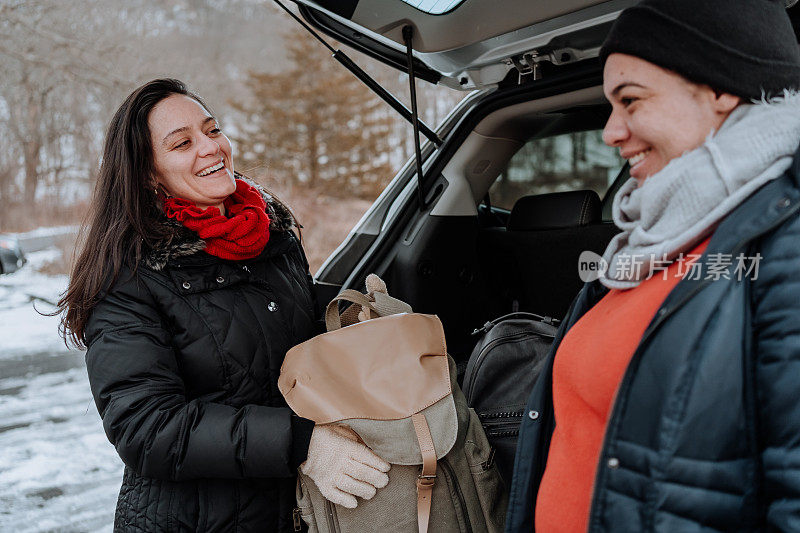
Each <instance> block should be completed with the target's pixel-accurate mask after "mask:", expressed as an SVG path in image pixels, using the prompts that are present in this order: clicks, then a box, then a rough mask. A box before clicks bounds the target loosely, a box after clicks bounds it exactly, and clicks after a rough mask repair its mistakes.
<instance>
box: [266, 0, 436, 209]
mask: <svg viewBox="0 0 800 533" xmlns="http://www.w3.org/2000/svg"><path fill="white" fill-rule="evenodd" d="M274 1H275V3H276V4H278V5H279V6H280V7H281V8H282V9H283V10H284V11H286V12H287V13H288V14H289V15H290V16H291V17H292V18H293V19H294V20H296V21H297V22H298V23H299V24H300V25H301V26H303V28H305V29H306V30H307V31H308V32H309V33H310V34H311V35H313V36H314V37H315V38H316V39H317V40H318V41H319V42H321V43H322V44H323V45H324V46H325V48H327V49H328V50H330V52H331V54H332V55H333V58H334V59H335V60H337V61H338V62H339V63H341V64H342V66H343V67H344V68H346V69H347V70H349V71H350V72H352V73H353V74H354V75H355V76H356V77H357V78H358V79H359V80H361V81H362V83H364V84H365V85H366V86H367V87H369V88H370V89H371V90H372V91H373V92H374V93H375V94H377V95H378V96H379V97H380V98H381V99H382V100H383V101H384V102H386V103H387V104H389V105H390V106H392V109H394V110H395V111H397V112H398V113H400V115H401V116H402V117H403V118H404V119H406V120H407V121H408V122H411V124H412V125H413V126H414V148H415V156H416V160H417V181H418V182H419V183H418V186H417V193H418V195H419V206H420V209H424V208H425V198H424V196H423V194H422V181H423V179H422V149H421V147H420V142H419V134H420V133H422V134H423V135H424V136H425V137H427V138H428V139H429V140H430V141H431V142H432V143H433V144H434V145H435V146H441V145H442V140H441V139H440V138H439V136H438V135H436V133H435V132H434V131H433V130H432V129H430V128H429V127H428V126H427V125H426V124H425V123H424V122H422V121H421V120H420V119H419V114H418V113H417V90H416V84H415V79H414V62H413V60H414V55H413V49H412V47H411V40H412V36H413V33H414V30H413V28H412V27H411V26H404V27H403V39H404V40H405V43H406V56H407V57H408V78H409V83H410V91H411V111H409V110H408V108H407V107H406V106H405V105H403V103H402V102H401V101H400V100H398V99H397V98H396V97H395V96H394V95H393V94H392V93H390V92H389V91H387V90H386V89H384V88H383V86H382V85H381V84H380V83H378V82H377V81H375V80H374V79H373V78H372V77H370V75H369V74H367V73H366V72H364V70H363V69H362V68H361V67H359V66H358V65H357V64H355V63H354V62H353V60H352V59H350V58H349V57H348V56H347V55H346V54H345V53H344V52H342V51H341V50H336V49H334V48H333V47H332V46H331V45H329V44H328V43H327V42H326V41H325V39H323V38H322V37H320V35H319V34H318V33H317V32H316V31H314V29H313V28H311V26H309V25H308V24H306V23H305V22H304V21H303V20H302V19H301V18H300V17H298V16H297V15H295V14H294V13H293V12H292V11H291V10H290V9H289V8H287V7H286V6H285V5H284V4H283V2H281V0H274Z"/></svg>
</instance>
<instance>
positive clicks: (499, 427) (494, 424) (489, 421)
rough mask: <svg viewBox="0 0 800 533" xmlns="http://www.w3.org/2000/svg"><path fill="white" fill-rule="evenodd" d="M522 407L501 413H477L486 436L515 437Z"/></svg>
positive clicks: (522, 412) (520, 420)
mask: <svg viewBox="0 0 800 533" xmlns="http://www.w3.org/2000/svg"><path fill="white" fill-rule="evenodd" d="M524 413H525V410H524V409H520V410H517V411H506V412H502V413H485V414H480V413H479V414H478V418H480V420H481V426H483V430H484V431H485V432H486V436H487V437H516V436H518V435H519V428H520V425H521V423H522V415H523V414H524Z"/></svg>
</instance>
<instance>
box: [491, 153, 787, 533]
mask: <svg viewBox="0 0 800 533" xmlns="http://www.w3.org/2000/svg"><path fill="white" fill-rule="evenodd" d="M718 254H722V255H718ZM739 254H743V257H745V258H748V257H758V254H760V261H757V264H758V268H759V270H758V273H757V275H756V274H755V273H754V272H751V273H750V274H748V275H746V276H739V275H735V266H736V264H737V261H736V257H737V256H738V255H739ZM724 263H727V264H729V265H731V268H730V269H728V270H725V272H726V274H725V277H720V278H719V279H716V280H714V276H711V279H708V273H709V272H710V271H711V268H710V266H711V265H713V264H717V265H719V264H724ZM748 263H749V265H750V266H754V265H755V264H756V261H753V262H749V261H748ZM698 264H700V265H702V267H703V269H702V272H704V273H705V274H704V275H703V276H702V278H701V279H692V277H687V278H684V279H682V280H681V281H680V283H678V285H677V286H676V287H675V288H674V289H673V290H672V292H671V293H670V294H669V296H668V297H667V299H666V300H665V301H664V303H663V304H662V305H661V307H660V309H659V310H658V312H657V313H656V316H655V317H654V318H653V320H652V321H651V322H650V325H649V326H648V328H647V330H646V331H645V333H644V336H643V338H642V340H641V341H640V344H639V346H638V348H637V349H636V351H635V353H634V354H633V357H632V359H631V362H630V364H629V365H628V368H627V370H626V372H625V374H624V377H623V378H622V382H621V383H620V386H619V388H618V390H617V395H616V398H615V401H614V404H613V408H612V411H611V413H610V417H609V421H608V425H607V427H606V434H605V439H604V442H603V447H602V451H601V456H600V462H599V464H598V470H597V476H596V478H595V483H594V495H593V499H592V504H591V511H590V517H589V531H590V532H606V531H608V532H612V531H613V532H616V531H664V532H673V531H680V532H684V531H685V532H694V531H696V532H700V531H704V532H708V531H800V153H798V154H797V155H796V156H795V160H794V164H793V166H792V168H791V169H790V170H789V171H788V172H787V173H786V174H785V175H784V176H783V177H781V178H779V179H777V180H775V181H773V182H771V183H768V184H767V185H765V186H764V187H762V188H761V189H760V190H759V191H757V192H756V193H754V194H753V195H752V196H751V197H750V198H748V199H747V200H745V202H744V203H742V204H741V205H740V206H739V207H738V208H737V209H736V210H734V211H733V212H732V213H730V214H729V215H728V216H727V217H726V218H725V219H724V220H723V221H722V223H721V224H720V226H719V227H718V228H717V230H716V231H715V232H714V235H713V236H712V237H711V240H710V241H709V244H708V247H707V249H706V251H705V253H704V254H703V255H702V257H701V258H700V259H699V260H698ZM726 277H727V278H728V279H725V278H726ZM740 278H741V279H740ZM752 278H755V279H752ZM606 292H607V290H605V289H604V288H603V287H602V286H601V285H600V284H599V283H598V282H593V283H591V284H588V285H586V286H585V287H584V289H583V291H582V292H581V293H580V295H579V296H578V298H577V300H576V301H575V303H573V305H572V308H571V310H570V311H569V313H568V315H567V318H566V319H565V320H564V322H563V324H562V326H561V329H560V330H559V333H558V335H557V337H556V340H555V343H554V346H553V347H552V349H551V352H550V357H549V360H548V362H547V365H546V366H545V368H544V369H543V371H542V374H541V376H540V378H539V380H538V381H537V383H536V385H535V387H534V390H533V392H532V394H531V397H530V400H529V401H528V406H527V416H525V417H524V419H523V422H522V425H521V428H520V435H519V440H518V441H517V456H516V464H515V468H514V480H513V482H512V485H511V495H510V500H509V507H508V510H509V511H508V519H507V521H506V530H507V531H508V532H523V531H524V532H529V531H532V530H533V525H534V523H535V516H534V510H535V502H536V496H537V493H538V490H539V483H540V482H541V479H542V475H543V473H544V469H545V465H546V464H547V454H548V449H549V446H550V439H551V437H552V434H553V429H554V427H555V420H554V415H553V392H552V385H553V381H552V377H553V376H552V372H553V361H554V358H555V354H556V349H557V348H558V345H559V343H560V342H561V339H563V337H564V334H565V333H566V332H567V331H568V330H569V329H570V328H571V327H572V326H573V325H574V324H575V323H576V322H577V321H578V320H579V319H580V317H581V316H583V315H584V314H585V313H586V312H587V311H588V310H589V309H590V308H591V307H592V306H594V305H595V304H596V303H597V302H598V301H599V300H600V299H601V298H602V297H603V296H604V295H605V294H606ZM586 348H587V349H591V348H592V347H591V346H587V347H586Z"/></svg>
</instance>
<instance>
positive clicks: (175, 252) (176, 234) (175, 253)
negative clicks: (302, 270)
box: [142, 173, 297, 271]
mask: <svg viewBox="0 0 800 533" xmlns="http://www.w3.org/2000/svg"><path fill="white" fill-rule="evenodd" d="M236 179H241V180H243V181H244V182H245V183H247V184H248V185H251V186H252V187H255V188H256V189H257V190H258V192H259V193H260V194H261V197H262V198H264V201H265V202H266V203H267V215H269V231H270V232H274V231H278V232H280V231H289V230H290V229H291V228H292V227H296V226H297V221H296V220H295V218H294V216H292V213H291V212H290V211H289V210H288V209H287V208H286V206H284V205H283V204H281V203H280V202H278V201H277V200H276V199H275V198H273V197H272V195H270V194H269V193H268V192H267V191H266V189H264V188H263V187H262V186H261V185H259V184H257V183H256V182H254V181H252V180H251V179H249V178H246V177H244V176H242V175H240V174H238V173H237V174H236ZM161 223H162V225H163V227H164V228H165V229H166V230H167V233H169V234H171V236H170V237H169V238H168V239H165V240H163V241H161V242H159V243H158V244H157V245H155V246H154V247H153V248H151V249H149V250H147V251H146V252H145V254H144V257H143V258H142V263H143V264H144V265H145V266H146V267H148V268H150V269H152V270H156V271H158V270H163V268H164V267H165V266H166V265H167V263H169V262H170V261H172V260H173V259H177V258H179V257H186V256H189V255H193V254H196V253H198V252H201V251H203V250H205V248H206V241H204V240H203V239H201V238H200V237H199V236H198V235H197V233H195V232H194V231H192V230H190V229H188V228H186V227H184V226H183V225H182V224H181V223H180V222H178V221H177V220H173V219H169V218H166V217H163V218H162V220H161ZM267 246H269V244H267Z"/></svg>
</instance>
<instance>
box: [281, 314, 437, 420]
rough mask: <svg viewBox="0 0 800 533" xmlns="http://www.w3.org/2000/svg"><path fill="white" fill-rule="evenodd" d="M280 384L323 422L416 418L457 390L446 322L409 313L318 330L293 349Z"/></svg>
mask: <svg viewBox="0 0 800 533" xmlns="http://www.w3.org/2000/svg"><path fill="white" fill-rule="evenodd" d="M278 388H279V389H280V391H281V393H282V394H283V396H284V398H285V399H286V402H287V403H288V405H289V407H291V408H292V410H293V411H294V412H295V413H297V414H298V415H299V416H301V417H303V418H308V419H310V420H313V421H314V422H316V423H318V424H327V423H330V422H338V421H341V420H347V419H354V418H358V419H371V420H398V419H402V418H407V417H410V416H411V415H412V414H414V413H418V412H420V411H422V410H423V409H425V408H427V407H430V406H432V405H433V404H435V403H436V402H438V401H439V400H441V399H442V398H444V397H446V396H448V395H450V393H451V387H450V375H449V370H448V363H447V347H446V345H445V340H444V331H443V329H442V324H441V322H440V321H439V318H438V317H436V316H434V315H424V314H418V313H409V314H399V315H391V316H386V317H382V318H375V319H372V320H367V321H365V322H360V323H358V324H353V325H352V326H348V327H345V328H342V329H339V330H336V331H330V332H328V333H323V334H322V335H317V336H316V337H314V338H313V339H310V340H308V341H306V342H304V343H302V344H299V345H297V346H295V347H294V348H292V349H291V350H289V352H288V353H287V354H286V358H285V359H284V362H283V366H282V367H281V375H280V378H279V379H278Z"/></svg>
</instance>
